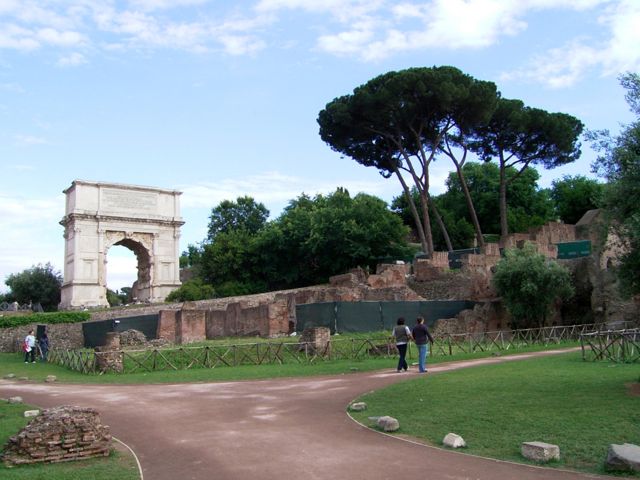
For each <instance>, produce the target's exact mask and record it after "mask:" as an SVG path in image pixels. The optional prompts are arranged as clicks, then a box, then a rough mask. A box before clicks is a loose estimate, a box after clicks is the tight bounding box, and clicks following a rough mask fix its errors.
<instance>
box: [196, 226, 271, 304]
mask: <svg viewBox="0 0 640 480" xmlns="http://www.w3.org/2000/svg"><path fill="white" fill-rule="evenodd" d="M256 238H257V235H254V234H251V233H250V232H249V231H248V230H246V229H242V228H241V229H239V230H229V231H227V232H221V233H218V234H217V235H216V236H215V238H214V240H213V241H212V242H211V243H208V244H205V245H204V246H203V251H202V263H201V266H200V273H201V275H202V278H203V280H204V281H205V282H206V283H208V284H210V285H212V286H213V287H214V289H215V290H216V292H217V293H218V294H220V295H224V296H230V295H245V294H250V293H257V292H263V291H265V290H266V285H265V283H264V281H262V279H261V278H260V274H259V271H258V268H257V267H258V265H257V262H256V258H255V252H256ZM223 284H227V287H226V288H220V286H221V285H223ZM232 285H235V286H238V288H237V290H234V291H232V290H231V288H230V286H232ZM225 293H226V295H225Z"/></svg>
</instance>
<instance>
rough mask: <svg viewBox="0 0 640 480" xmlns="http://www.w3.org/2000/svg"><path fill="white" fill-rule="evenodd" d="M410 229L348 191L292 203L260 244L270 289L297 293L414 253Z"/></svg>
mask: <svg viewBox="0 0 640 480" xmlns="http://www.w3.org/2000/svg"><path fill="white" fill-rule="evenodd" d="M407 233H408V230H407V228H406V227H405V226H404V225H403V224H402V221H401V220H400V218H399V217H398V216H397V215H394V214H393V213H392V212H391V211H390V210H389V209H388V208H387V204H386V203H385V202H384V201H382V200H380V199H379V198H376V197H374V196H371V195H367V194H364V193H360V194H358V195H356V196H355V197H351V196H350V195H349V192H348V191H346V190H344V189H341V188H339V189H337V190H336V191H335V192H334V193H332V194H330V195H327V196H324V195H317V196H316V197H314V198H309V197H308V196H305V195H303V196H301V197H299V198H298V199H296V200H293V201H292V202H290V204H289V205H288V207H287V208H286V209H285V210H284V212H283V213H282V215H281V216H280V217H279V218H278V219H277V220H276V221H275V222H273V225H271V227H270V228H267V229H265V230H264V231H263V232H262V235H261V236H260V238H259V240H258V242H259V250H260V252H261V254H260V256H261V259H262V261H261V263H262V264H265V265H269V266H270V268H271V269H270V270H269V271H267V272H266V273H267V279H268V283H269V285H278V287H279V288H291V287H298V286H304V285H311V284H316V283H322V282H326V281H327V280H328V278H329V277H330V276H332V275H336V274H339V273H343V272H345V271H347V270H349V269H350V268H354V267H357V266H362V267H366V266H368V265H369V264H371V263H372V262H373V263H375V260H376V259H377V258H380V257H388V256H404V255H406V253H407V252H408V245H407V242H406V235H407Z"/></svg>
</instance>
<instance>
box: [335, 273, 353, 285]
mask: <svg viewBox="0 0 640 480" xmlns="http://www.w3.org/2000/svg"><path fill="white" fill-rule="evenodd" d="M358 283H359V282H358V278H357V277H356V276H355V275H354V274H353V273H345V274H342V275H334V276H333V277H329V284H330V285H332V286H334V287H355V286H357V285H358Z"/></svg>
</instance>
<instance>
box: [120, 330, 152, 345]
mask: <svg viewBox="0 0 640 480" xmlns="http://www.w3.org/2000/svg"><path fill="white" fill-rule="evenodd" d="M146 344H147V337H146V336H145V334H144V333H142V332H141V331H140V330H135V329H133V328H131V329H129V330H125V331H124V332H120V345H121V346H123V347H138V346H145V345H146Z"/></svg>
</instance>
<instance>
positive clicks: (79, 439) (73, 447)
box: [3, 406, 111, 466]
mask: <svg viewBox="0 0 640 480" xmlns="http://www.w3.org/2000/svg"><path fill="white" fill-rule="evenodd" d="M110 451H111V435H110V433H109V427H108V426H106V425H102V424H101V423H100V416H99V415H98V412H97V411H96V410H94V409H93V408H80V407H69V406H63V407H56V408H49V409H47V410H44V411H43V412H42V413H41V414H40V415H38V416H37V417H35V419H34V420H32V421H31V423H29V424H28V425H27V426H26V427H25V428H24V429H23V430H22V431H21V432H20V433H18V435H16V436H13V437H11V438H9V442H8V443H7V446H6V448H5V449H4V454H3V461H4V462H5V464H7V465H10V466H12V465H22V464H32V463H54V462H66V461H70V460H77V459H81V458H89V457H96V456H101V457H107V456H109V452H110Z"/></svg>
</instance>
